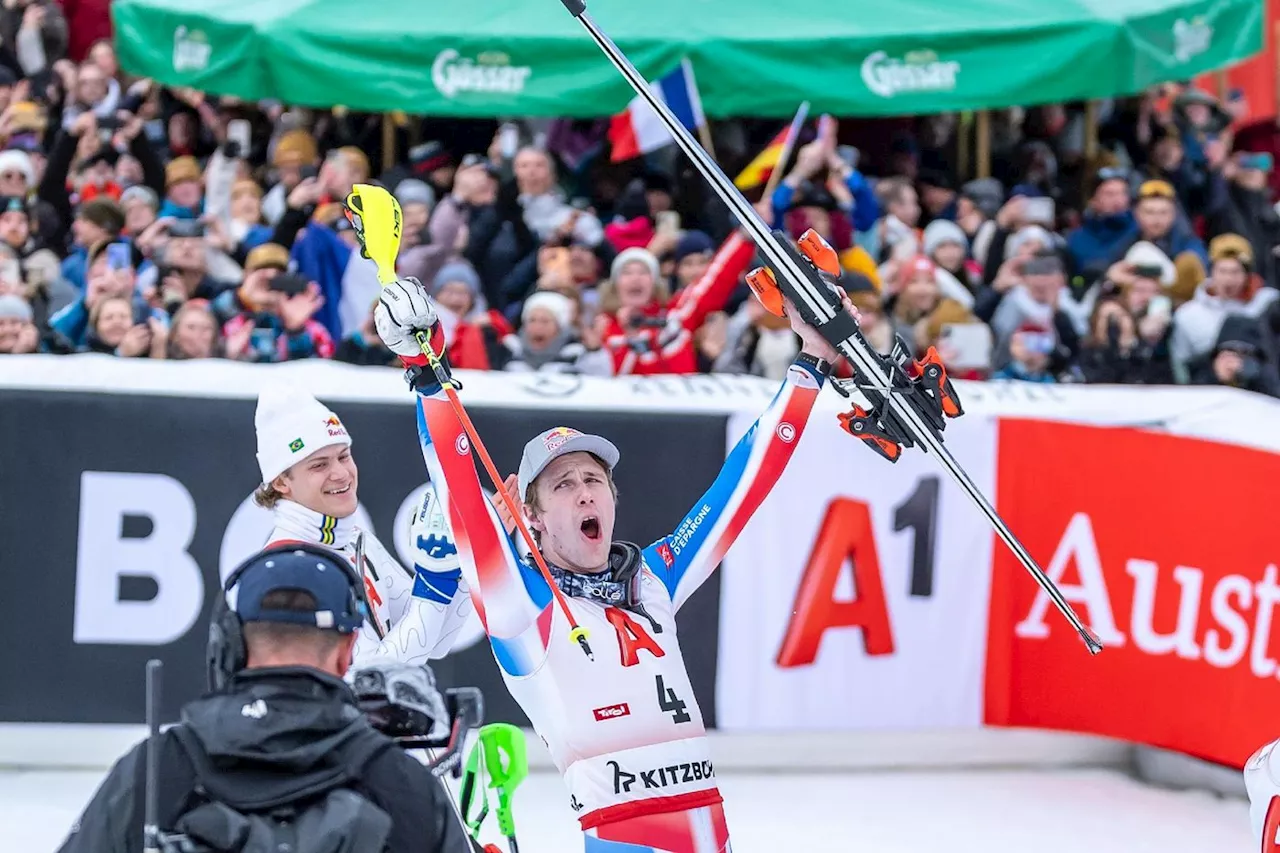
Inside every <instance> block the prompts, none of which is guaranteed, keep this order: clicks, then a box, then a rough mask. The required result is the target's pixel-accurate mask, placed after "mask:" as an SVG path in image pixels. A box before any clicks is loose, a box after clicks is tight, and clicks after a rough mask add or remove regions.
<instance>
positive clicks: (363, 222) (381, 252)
mask: <svg viewBox="0 0 1280 853" xmlns="http://www.w3.org/2000/svg"><path fill="white" fill-rule="evenodd" d="M345 213H346V215H347V219H349V220H350V221H351V227H352V228H354V229H355V232H356V238H357V239H358V240H359V241H360V249H361V254H363V255H364V256H365V257H366V258H368V259H369V260H371V261H373V262H374V264H376V265H377V267H378V280H379V281H380V282H382V284H390V283H391V282H393V281H395V280H396V278H397V276H396V256H397V255H399V254H400V226H401V222H402V221H403V216H402V214H401V211H400V202H398V201H396V197H395V196H393V195H392V194H391V193H390V192H388V191H387V189H386V188H385V187H378V186H374V185H373V184H356V185H355V186H354V187H352V189H351V194H350V195H348V196H347V199H346V206H345Z"/></svg>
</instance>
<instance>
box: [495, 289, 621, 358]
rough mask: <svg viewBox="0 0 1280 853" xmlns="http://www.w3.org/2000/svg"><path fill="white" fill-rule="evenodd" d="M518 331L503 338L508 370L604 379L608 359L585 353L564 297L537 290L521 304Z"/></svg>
mask: <svg viewBox="0 0 1280 853" xmlns="http://www.w3.org/2000/svg"><path fill="white" fill-rule="evenodd" d="M520 320H521V322H520V332H519V334H518V335H507V336H505V337H504V338H503V341H502V342H503V345H504V346H505V347H506V349H507V352H508V353H509V357H508V358H507V360H506V363H505V364H503V365H502V369H503V370H509V371H528V370H536V371H544V372H556V373H588V374H593V375H598V376H608V375H610V374H611V373H612V360H611V359H610V357H609V354H608V353H607V352H606V351H605V350H603V349H597V350H595V351H594V352H588V351H587V349H586V347H584V346H583V345H582V343H581V342H580V341H579V340H578V339H577V335H576V334H575V333H574V323H573V303H572V302H571V301H570V300H569V298H568V297H566V296H563V295H561V294H559V293H555V292H553V291H550V290H540V291H537V292H535V293H534V294H533V295H532V296H530V297H529V298H528V299H526V300H525V301H524V307H523V308H522V309H521V312H520Z"/></svg>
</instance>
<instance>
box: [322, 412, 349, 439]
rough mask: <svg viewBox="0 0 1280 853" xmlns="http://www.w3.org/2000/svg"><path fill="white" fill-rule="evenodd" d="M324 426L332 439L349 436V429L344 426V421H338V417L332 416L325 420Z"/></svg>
mask: <svg viewBox="0 0 1280 853" xmlns="http://www.w3.org/2000/svg"><path fill="white" fill-rule="evenodd" d="M324 425H325V428H326V429H327V430H328V431H329V435H330V437H333V436H340V435H346V434H347V428H346V427H344V426H343V425H342V421H340V420H338V416H337V415H330V416H329V417H327V418H325V421H324Z"/></svg>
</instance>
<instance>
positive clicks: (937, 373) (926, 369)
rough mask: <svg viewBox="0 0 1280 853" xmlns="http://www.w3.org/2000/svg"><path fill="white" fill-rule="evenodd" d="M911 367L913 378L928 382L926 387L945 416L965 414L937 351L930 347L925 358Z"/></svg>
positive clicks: (955, 416) (954, 416) (952, 416)
mask: <svg viewBox="0 0 1280 853" xmlns="http://www.w3.org/2000/svg"><path fill="white" fill-rule="evenodd" d="M911 367H912V369H911V375H912V378H913V379H915V378H917V377H919V378H922V379H924V380H926V387H927V388H928V390H929V391H930V392H931V394H932V396H933V398H934V400H935V402H936V403H937V404H938V406H939V407H940V408H941V409H942V413H943V414H944V415H946V416H947V417H949V418H958V417H960V416H961V415H963V414H964V409H963V408H961V407H960V398H959V397H958V396H956V389H955V388H954V387H953V386H952V385H951V380H950V379H948V378H947V368H946V366H945V365H944V364H943V363H942V356H940V355H938V351H937V350H936V349H934V348H933V347H929V349H928V350H927V351H926V352H925V354H924V357H923V358H920V359H917V360H916V361H915V362H914V363H912V365H911Z"/></svg>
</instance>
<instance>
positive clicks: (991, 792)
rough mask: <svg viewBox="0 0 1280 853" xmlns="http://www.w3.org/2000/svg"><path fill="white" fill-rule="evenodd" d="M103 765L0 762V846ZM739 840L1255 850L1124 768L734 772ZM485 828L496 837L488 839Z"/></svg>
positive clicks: (538, 845) (892, 847) (728, 795)
mask: <svg viewBox="0 0 1280 853" xmlns="http://www.w3.org/2000/svg"><path fill="white" fill-rule="evenodd" d="M102 776H103V774H102V773H101V772H96V771H95V772H68V771H58V772H45V771H9V772H0V850H4V851H15V853H39V851H54V850H56V849H57V846H58V845H59V844H61V842H62V839H63V837H64V836H65V834H66V832H67V830H68V828H69V827H70V825H71V823H72V821H74V820H75V817H76V815H77V814H78V812H79V811H80V809H81V808H82V807H83V806H84V804H85V803H86V802H87V801H88V799H89V797H90V796H91V795H92V793H93V791H94V789H95V788H96V787H97V785H98V783H99V781H100V780H101V778H102ZM720 787H721V790H722V791H723V792H724V796H725V803H726V805H725V809H726V812H727V814H728V819H729V830H730V833H731V834H732V837H733V848H734V851H735V853H777V851H780V850H796V851H799V850H822V851H868V853H872V852H874V853H937V851H939V850H945V851H947V853H1028V851H1034V853H1082V851H1083V853H1148V851H1149V853H1236V851H1239V853H1249V851H1252V850H1254V849H1255V846H1256V845H1255V843H1254V841H1253V840H1252V838H1251V837H1250V830H1249V815H1248V803H1247V802H1245V801H1244V800H1237V799H1231V798H1222V797H1218V796H1215V795H1212V794H1208V793H1204V792H1196V791H1170V790H1163V789H1159V788H1154V787H1151V786H1148V785H1146V784H1143V783H1141V782H1138V781H1136V780H1133V779H1131V778H1129V777H1127V776H1125V775H1123V774H1121V773H1119V772H1116V771H1112V770H1054V771H977V772H975V771H964V772H920V771H909V772H907V771H904V772H897V773H893V772H889V773H886V772H859V773H814V774H760V773H734V772H726V773H725V774H724V775H723V776H722V778H721V786H720ZM515 811H516V827H517V829H518V831H519V841H520V849H521V851H522V853H544V851H545V852H546V853H552V851H554V853H565V852H566V851H573V850H581V849H582V846H581V841H580V840H579V835H578V832H577V825H576V822H575V821H574V818H573V813H572V812H571V811H570V809H569V807H568V803H567V798H566V797H565V795H564V787H563V785H562V783H561V782H560V780H559V778H558V777H556V776H555V775H553V774H550V773H534V774H531V775H530V777H529V779H528V780H527V781H526V782H525V784H524V785H523V786H522V787H521V788H520V789H519V790H518V791H517V793H516V795H515ZM485 840H490V839H488V838H486V839H485Z"/></svg>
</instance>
